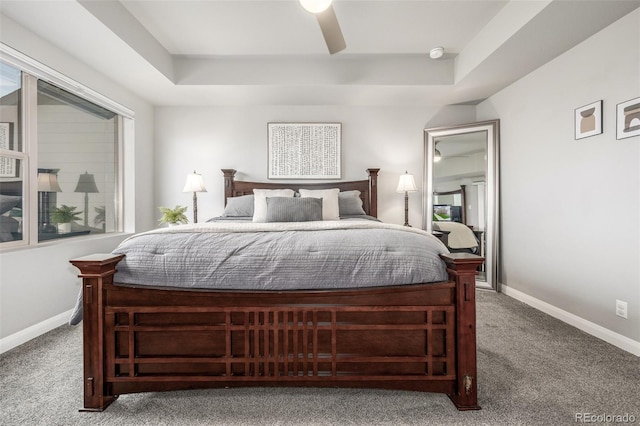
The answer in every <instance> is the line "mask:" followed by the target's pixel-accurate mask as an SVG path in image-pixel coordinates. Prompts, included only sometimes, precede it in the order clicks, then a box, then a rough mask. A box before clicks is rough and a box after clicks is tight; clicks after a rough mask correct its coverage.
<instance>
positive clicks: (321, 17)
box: [299, 0, 347, 55]
mask: <svg viewBox="0 0 640 426" xmlns="http://www.w3.org/2000/svg"><path fill="white" fill-rule="evenodd" d="M299 1H300V4H301V5H302V7H304V8H305V10H307V11H308V12H311V13H313V14H314V15H316V18H317V19H318V24H320V29H321V30H322V35H323V36H324V41H325V42H326V43H327V47H328V48H329V53H331V54H332V55H333V54H334V53H338V52H340V51H341V50H344V49H345V48H346V47H347V43H346V42H345V41H344V37H343V35H342V30H341V29H340V24H338V17H337V16H336V12H335V10H334V9H333V5H332V4H331V3H332V2H333V0H299Z"/></svg>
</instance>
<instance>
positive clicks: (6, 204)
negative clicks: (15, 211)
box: [0, 194, 22, 214]
mask: <svg viewBox="0 0 640 426" xmlns="http://www.w3.org/2000/svg"><path fill="white" fill-rule="evenodd" d="M20 201H22V197H21V196H20V195H2V194H0V214H5V213H6V212H8V211H9V210H11V209H12V208H14V207H15V206H17V205H18V203H19V202H20Z"/></svg>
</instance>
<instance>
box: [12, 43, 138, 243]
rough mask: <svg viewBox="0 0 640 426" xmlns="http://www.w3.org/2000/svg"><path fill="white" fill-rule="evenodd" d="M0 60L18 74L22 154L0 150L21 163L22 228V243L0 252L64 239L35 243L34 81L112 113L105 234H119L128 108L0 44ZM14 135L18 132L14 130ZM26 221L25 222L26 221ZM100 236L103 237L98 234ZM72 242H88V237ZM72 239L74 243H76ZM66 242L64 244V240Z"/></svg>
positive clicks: (122, 215) (130, 120) (130, 113)
mask: <svg viewBox="0 0 640 426" xmlns="http://www.w3.org/2000/svg"><path fill="white" fill-rule="evenodd" d="M0 60H1V61H3V62H4V63H6V64H8V65H10V66H13V67H15V68H17V69H19V70H20V71H21V73H22V76H21V78H22V87H21V104H20V120H19V123H17V126H20V131H19V134H21V135H22V136H21V137H22V139H23V140H22V147H23V148H22V151H10V150H4V149H0V155H3V156H6V157H10V158H16V159H19V160H21V164H22V168H23V184H22V185H23V200H24V202H23V224H22V232H23V234H22V240H16V241H7V242H4V243H1V244H0V251H6V250H9V249H14V248H19V247H20V248H22V247H37V246H39V245H41V244H55V243H61V242H63V241H65V239H52V240H47V241H43V242H39V241H38V233H37V232H35V231H34V229H37V223H38V217H37V216H38V209H37V205H38V190H37V181H38V176H37V174H38V168H37V164H38V137H37V135H38V102H37V96H38V80H43V81H46V82H47V83H50V84H52V85H54V86H57V87H60V88H61V89H64V90H66V91H68V92H70V93H73V94H74V95H76V96H79V97H82V98H84V99H85V100H87V101H89V102H92V103H94V104H96V105H99V106H101V107H103V108H106V109H109V110H111V111H112V112H114V113H115V114H116V115H117V117H116V123H117V124H116V126H117V128H116V133H117V136H118V141H117V145H116V147H115V149H116V156H115V157H116V158H114V163H115V168H116V177H115V180H116V182H115V186H116V188H115V191H116V200H115V211H114V214H115V216H116V220H115V231H114V232H111V233H109V234H113V233H118V232H123V231H124V229H125V221H124V219H125V210H124V166H125V158H124V148H125V138H126V139H127V140H128V139H129V138H133V134H132V133H131V132H128V131H126V127H125V123H135V121H134V120H135V113H134V112H133V111H132V110H130V109H129V108H127V107H125V106H123V105H121V104H119V103H117V102H115V101H113V100H111V99H109V98H107V97H106V96H104V95H102V94H100V93H98V92H96V91H94V90H93V89H91V88H89V87H87V86H85V85H83V84H81V83H79V82H77V81H75V80H73V79H71V78H69V77H67V76H65V75H64V74H62V73H60V72H58V71H56V70H54V69H52V68H50V67H48V66H46V65H44V64H42V63H40V62H38V61H36V60H35V59H33V58H30V57H28V56H26V55H24V54H22V53H21V52H19V51H17V50H15V49H13V48H11V47H9V46H7V45H6V44H4V43H2V42H0ZM16 131H18V129H16ZM26 219H28V220H26ZM100 235H104V234H100ZM76 238H92V236H91V235H87V236H79V237H76ZM76 238H74V239H76ZM67 241H68V240H67Z"/></svg>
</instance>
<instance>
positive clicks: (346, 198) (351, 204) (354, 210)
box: [338, 190, 366, 216]
mask: <svg viewBox="0 0 640 426" xmlns="http://www.w3.org/2000/svg"><path fill="white" fill-rule="evenodd" d="M338 206H339V209H340V216H353V215H365V214H366V213H365V211H364V209H363V208H362V198H360V191H358V190H353V191H342V192H340V193H339V194H338Z"/></svg>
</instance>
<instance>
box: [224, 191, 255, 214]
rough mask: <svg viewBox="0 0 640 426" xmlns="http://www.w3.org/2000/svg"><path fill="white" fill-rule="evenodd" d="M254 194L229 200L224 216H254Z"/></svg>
mask: <svg viewBox="0 0 640 426" xmlns="http://www.w3.org/2000/svg"><path fill="white" fill-rule="evenodd" d="M254 198H255V197H254V196H253V194H249V195H241V196H239V197H230V198H227V206H226V207H225V208H224V212H223V213H222V216H224V217H237V216H244V217H246V216H248V217H251V216H253V203H254Z"/></svg>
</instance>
